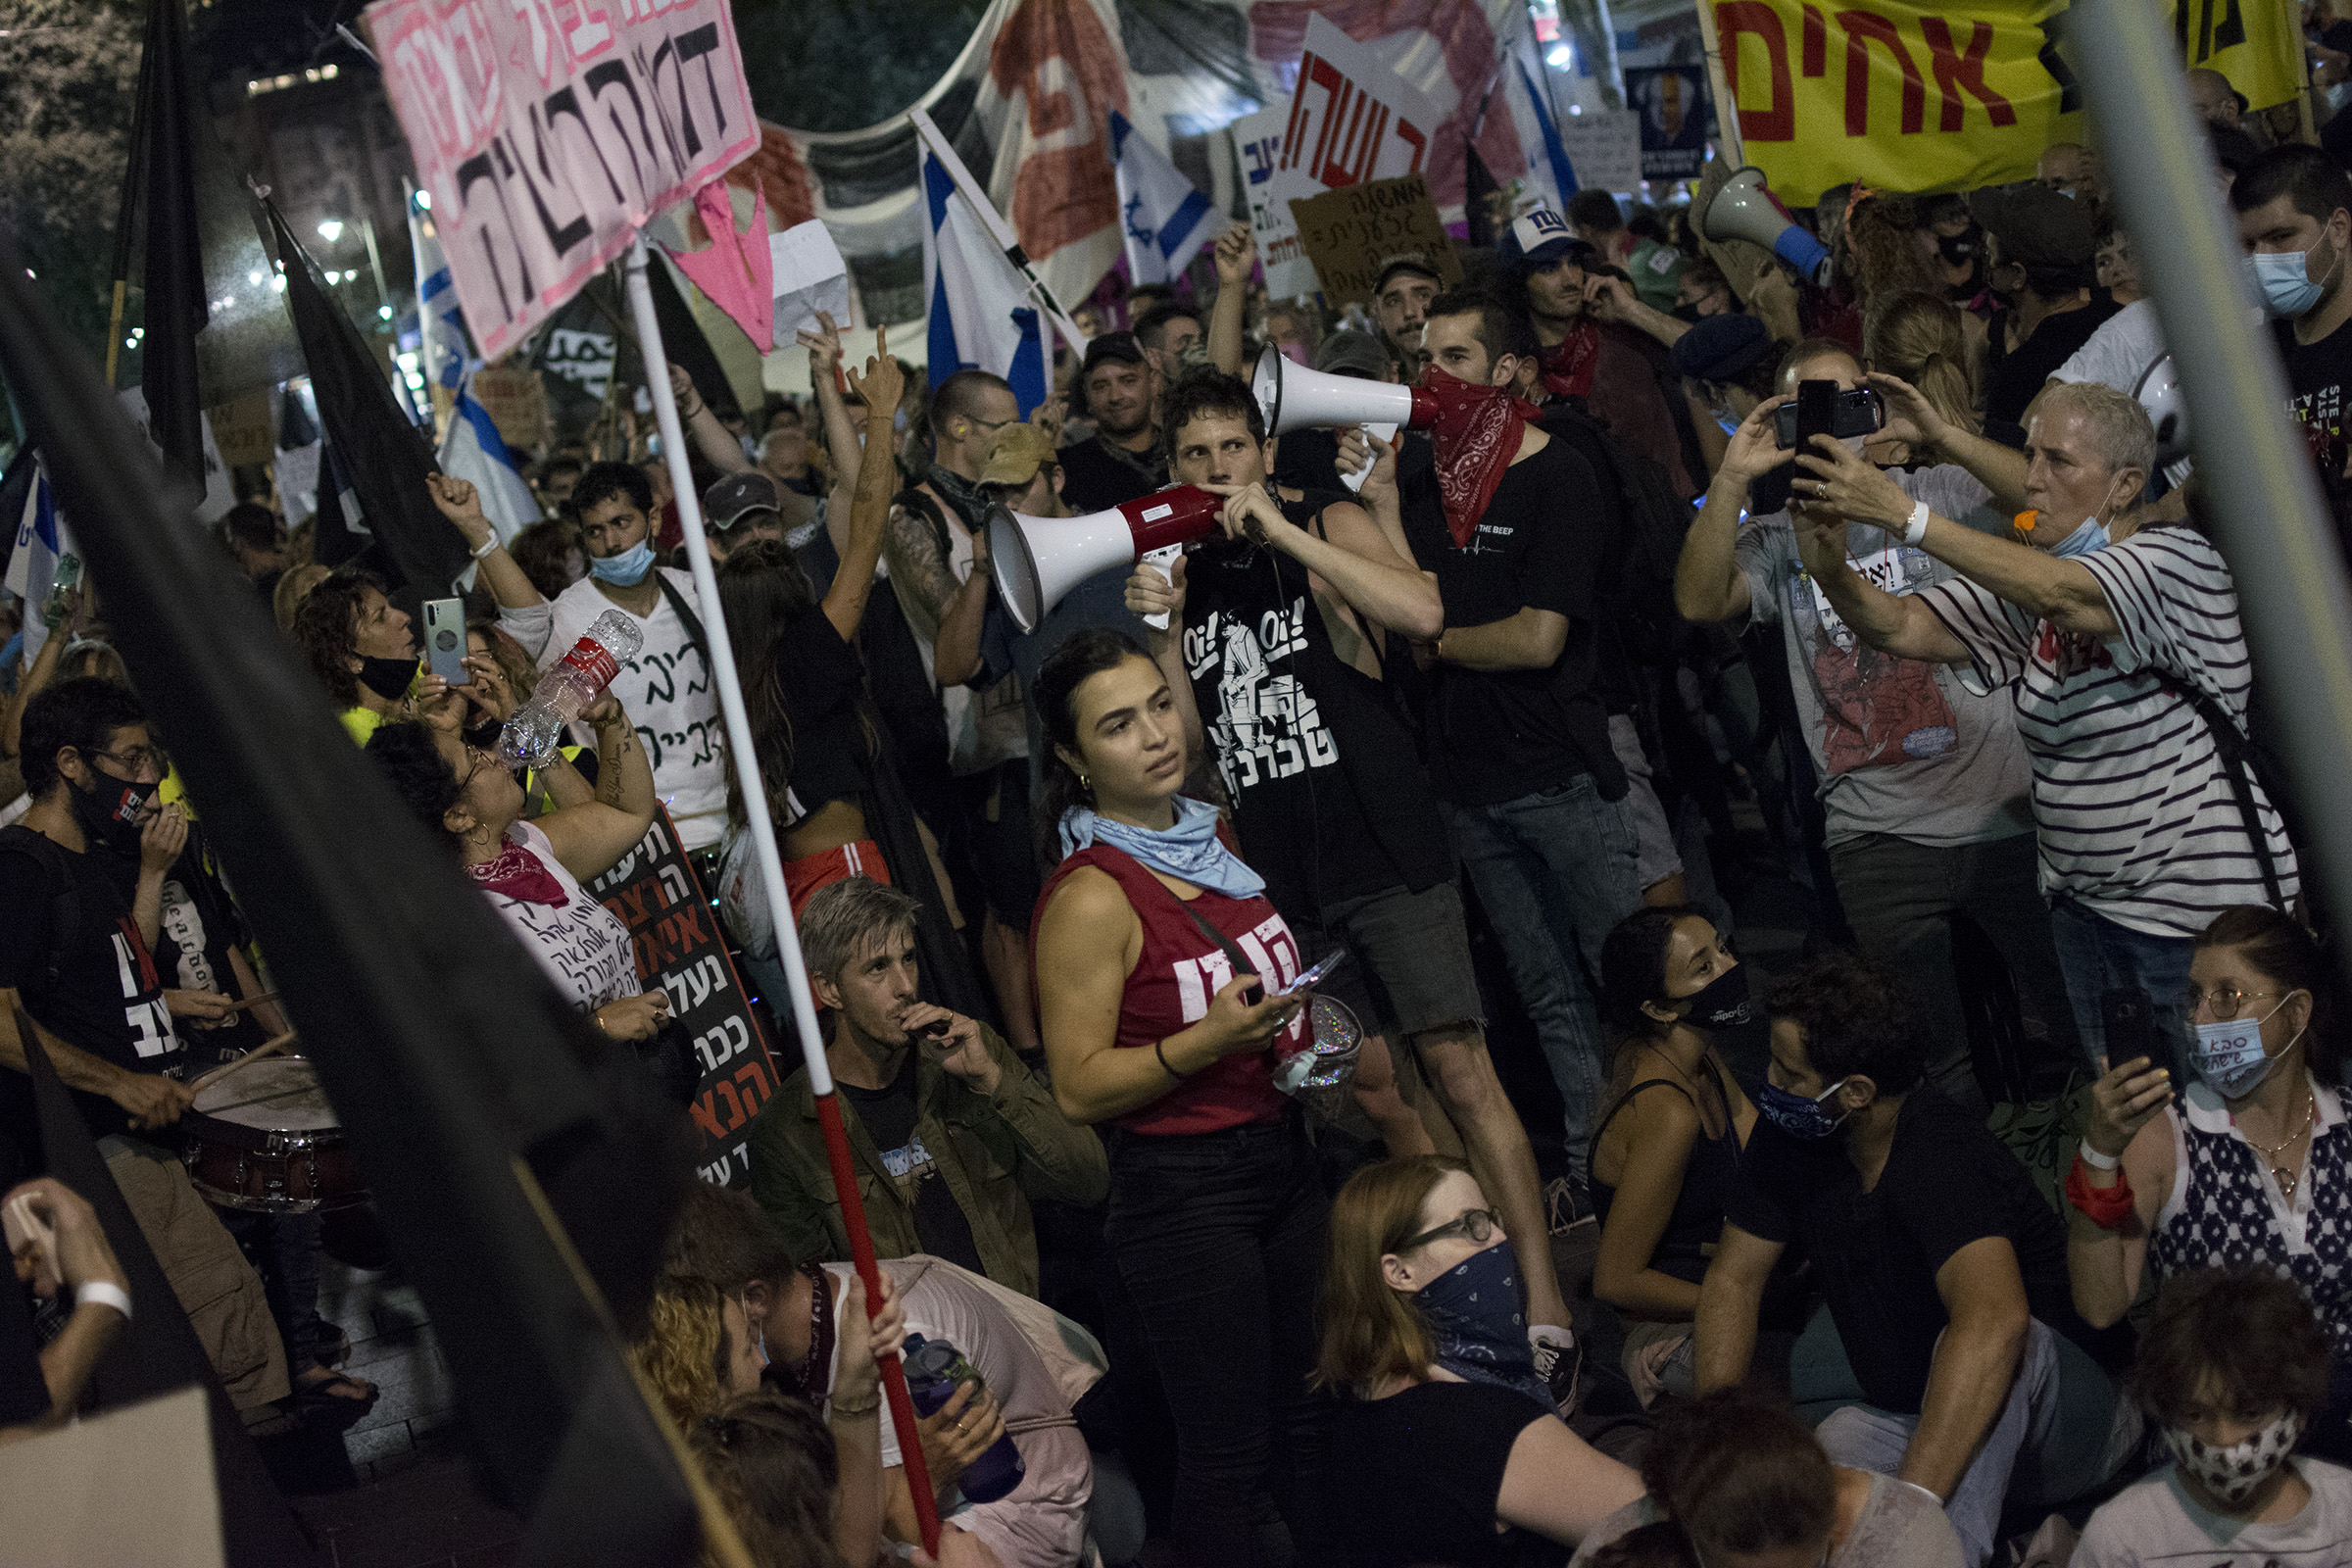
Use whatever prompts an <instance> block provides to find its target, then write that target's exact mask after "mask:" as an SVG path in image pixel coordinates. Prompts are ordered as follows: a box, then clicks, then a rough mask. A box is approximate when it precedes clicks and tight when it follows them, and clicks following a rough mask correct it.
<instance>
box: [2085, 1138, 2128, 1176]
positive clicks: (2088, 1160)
mask: <svg viewBox="0 0 2352 1568" xmlns="http://www.w3.org/2000/svg"><path fill="white" fill-rule="evenodd" d="M2123 1162H2124V1161H2123V1157H2122V1156H2121V1155H2119V1154H2102V1153H2100V1152H2098V1151H2097V1150H2095V1149H2093V1148H2091V1147H2090V1140H2089V1139H2087V1138H2085V1139H2083V1140H2082V1163H2083V1164H2085V1165H2088V1166H2089V1167H2090V1168H2091V1169H2092V1170H2114V1169H2115V1168H2116V1167H2117V1166H2119V1165H2121V1164H2123Z"/></svg>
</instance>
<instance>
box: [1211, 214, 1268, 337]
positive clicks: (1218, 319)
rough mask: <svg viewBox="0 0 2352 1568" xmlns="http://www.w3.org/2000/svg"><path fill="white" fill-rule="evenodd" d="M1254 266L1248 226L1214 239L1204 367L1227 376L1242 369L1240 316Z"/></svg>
mask: <svg viewBox="0 0 2352 1568" xmlns="http://www.w3.org/2000/svg"><path fill="white" fill-rule="evenodd" d="M1256 263H1257V240H1256V238H1255V237H1254V236H1253V235H1252V234H1251V233H1250V225H1249V224H1248V223H1236V224H1234V225H1233V226H1232V227H1231V228H1229V229H1227V230H1226V231H1225V232H1224V233H1222V234H1219V235H1218V236H1217V298H1216V303H1215V304H1213V305H1211V306H1210V307H1209V308H1208V363H1209V364H1211V365H1213V366H1215V367H1216V368H1218V369H1220V370H1223V371H1224V372H1225V373H1226V374H1227V375H1240V374H1242V373H1244V372H1243V368H1242V316H1243V313H1244V312H1245V311H1246V310H1247V309H1248V307H1249V304H1250V269H1251V268H1252V267H1254V266H1255V265H1256Z"/></svg>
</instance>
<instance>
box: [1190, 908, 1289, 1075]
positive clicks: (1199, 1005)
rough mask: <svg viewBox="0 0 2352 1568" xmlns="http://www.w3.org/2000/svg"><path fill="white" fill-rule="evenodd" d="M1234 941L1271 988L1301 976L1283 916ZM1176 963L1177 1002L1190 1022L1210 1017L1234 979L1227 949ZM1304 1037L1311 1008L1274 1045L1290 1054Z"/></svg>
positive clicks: (1268, 919) (1271, 918)
mask: <svg viewBox="0 0 2352 1568" xmlns="http://www.w3.org/2000/svg"><path fill="white" fill-rule="evenodd" d="M1233 945H1234V946H1235V947H1237V948H1239V949H1241V950H1242V956H1243V957H1245V958H1247V959H1249V960H1250V966H1251V968H1252V970H1253V971H1254V972H1255V973H1256V975H1257V978H1258V979H1259V980H1260V981H1262V982H1264V983H1265V985H1266V987H1267V989H1269V990H1272V989H1275V988H1277V987H1281V986H1287V985H1289V984H1290V983H1291V982H1292V981H1294V980H1296V979H1298V978H1299V969H1300V967H1301V965H1300V963H1299V944H1298V941H1297V939H1295V938H1294V937H1293V936H1292V935H1291V928H1290V926H1289V925H1288V924H1286V923H1285V922H1284V920H1283V918H1282V916H1281V915H1279V914H1270V915H1268V916H1266V918H1265V919H1263V920H1261V921H1259V922H1258V923H1257V924H1256V925H1254V926H1252V927H1250V929H1249V930H1248V931H1246V932H1244V933H1243V934H1242V935H1241V936H1238V937H1236V938H1234V942H1233ZM1172 967H1173V969H1174V971H1175V975H1176V1001H1177V1005H1178V1006H1180V1007H1181V1008H1182V1009H1183V1012H1184V1021H1185V1022H1186V1023H1197V1022H1199V1021H1200V1020H1201V1019H1202V1018H1205V1017H1207V1016H1208V1005H1209V1003H1210V1002H1211V1001H1212V1000H1213V999H1214V998H1215V997H1216V994H1217V993H1218V992H1219V991H1221V990H1223V989H1224V988H1225V986H1226V984H1227V983H1228V982H1229V981H1231V980H1232V979H1233V963H1232V961H1231V960H1230V959H1228V958H1227V957H1226V956H1225V950H1224V949H1223V948H1218V949H1217V950H1216V951H1214V952H1213V953H1204V954H1202V955H1201V956H1199V957H1197V958H1180V959H1178V960H1177V961H1176V963H1175V964H1174V965H1172ZM1305 1042H1306V1013H1305V1012H1304V1011H1303V1010H1301V1011H1300V1012H1299V1015H1298V1016H1297V1017H1295V1018H1293V1019H1292V1020H1291V1021H1290V1023H1289V1025H1288V1026H1287V1027H1285V1028H1284V1030H1283V1032H1282V1033H1281V1034H1279V1035H1277V1036H1275V1037H1274V1041H1273V1045H1274V1049H1275V1051H1276V1053H1277V1054H1281V1055H1286V1056H1287V1055H1289V1054H1291V1053H1292V1052H1294V1051H1297V1050H1298V1049H1299V1047H1300V1046H1302V1045H1303V1044H1305Z"/></svg>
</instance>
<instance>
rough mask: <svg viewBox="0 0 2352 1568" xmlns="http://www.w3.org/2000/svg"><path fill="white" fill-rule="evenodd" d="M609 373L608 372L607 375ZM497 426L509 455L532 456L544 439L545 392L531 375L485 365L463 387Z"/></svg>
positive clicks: (530, 373)
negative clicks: (509, 452) (515, 453)
mask: <svg viewBox="0 0 2352 1568" xmlns="http://www.w3.org/2000/svg"><path fill="white" fill-rule="evenodd" d="M608 373H609V372H608ZM466 391H467V392H468V393H470V394H471V395H472V397H473V401H474V402H476V403H479V404H480V405H481V406H482V410H483V412H484V413H486V414H488V415H489V416H490V422H491V423H492V424H495V425H497V426H498V438H499V439H500V440H501V441H504V442H505V443H506V444H507V449H508V450H509V451H511V452H517V453H525V454H527V453H532V452H536V451H538V450H539V444H540V442H542V441H544V440H545V439H546V438H547V388H546V387H544V386H542V385H541V384H540V381H539V376H538V374H537V373H536V372H535V371H531V370H526V369H524V368H521V367H520V366H515V365H485V366H483V367H482V368H480V369H478V370H476V371H474V372H473V380H472V382H471V383H470V384H469V385H468V386H467V387H466Z"/></svg>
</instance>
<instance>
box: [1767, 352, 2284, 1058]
mask: <svg viewBox="0 0 2352 1568" xmlns="http://www.w3.org/2000/svg"><path fill="white" fill-rule="evenodd" d="M1815 446H1816V450H1815V451H1814V452H1811V453H1807V454H1804V455H1802V456H1800V457H1799V459H1798V466H1799V468H1800V470H1803V471H1802V472H1801V473H1800V476H1799V477H1798V479H1797V480H1796V484H1795V489H1796V502H1795V506H1796V507H1797V508H1798V509H1800V511H1801V515H1800V517H1799V519H1798V524H1797V532H1798V548H1799V551H1800V553H1801V555H1802V556H1803V559H1804V562H1805V564H1806V567H1807V569H1808V570H1810V571H1811V572H1812V574H1813V576H1814V578H1815V580H1816V581H1818V582H1819V583H1820V584H1821V586H1822V589H1823V591H1824V592H1826V593H1827V594H1828V596H1829V599H1830V603H1831V604H1832V605H1833V606H1835V607H1836V608H1837V611H1838V613H1839V614H1840V615H1842V616H1843V617H1844V619H1845V621H1846V624H1847V625H1849V626H1851V627H1852V628H1853V629H1854V631H1855V632H1856V633H1857V634H1859V635H1860V636H1861V637H1862V638H1863V639H1864V640H1865V641H1866V642H1869V643H1870V644H1871V645H1872V646H1874V647H1877V648H1880V649H1883V650H1885V651H1886V652H1887V653H1890V654H1895V655H1897V656H1899V657H1902V658H1906V659H1930V660H1939V661H1941V662H1944V663H1947V664H1952V665H1956V666H1959V667H1960V669H1961V671H1962V676H1961V678H1962V680H1963V681H1964V682H1965V683H1967V684H1969V685H1970V686H1971V687H1972V688H1974V689H1977V690H1990V689H1992V688H1994V687H1998V686H2004V685H2005V686H2007V687H2008V688H2009V689H2010V695H2011V700H2012V702H2013V703H2014V705H2015V707H2016V711H2017V724H2018V732H2019V734H2020V736H2021V737H2022V738H2023V739H2024V741H2025V743H2026V750H2027V752H2028V753H2029V754H2030V755H2031V756H2032V758H2033V760H2034V821H2035V825H2036V827H2037V829H2038V830H2039V834H2040V850H2041V890H2042V894H2043V896H2044V897H2045V898H2047V899H2048V900H2049V901H2050V904H2051V918H2052V924H2053V926H2054V928H2055V931H2056V935H2057V939H2058V956H2059V961H2060V963H2061V965H2062V966H2063V967H2064V969H2065V971H2066V983H2067V994H2068V997H2069V999H2070V1000H2071V1002H2072V1003H2073V1005H2074V1009H2075V1017H2076V1022H2077V1023H2078V1024H2079V1025H2080V1027H2081V1030H2082V1043H2083V1048H2084V1050H2085V1052H2086V1053H2087V1054H2088V1055H2089V1056H2090V1058H2091V1060H2092V1061H2093V1062H2094V1063H2095V1062H2096V1061H2097V1059H2098V1057H2099V1056H2100V1054H2102V1053H2103V1052H2104V1050H2105V1047H2106V1040H2105V1027H2104V1023H2103V1019H2102V1015H2101V998H2102V996H2103V995H2104V994H2105V993H2106V992H2108V991H2110V990H2113V989H2117V988H2136V989H2137V990H2139V991H2141V992H2144V993H2145V994H2146V996H2147V997H2148V998H2149V1000H2150V1001H2151V1002H2152V1003H2153V1004H2154V1007H2155V1019H2154V1022H2155V1030H2154V1034H2153V1040H2154V1041H2155V1042H2157V1043H2158V1044H2157V1050H2158V1051H2160V1052H2173V1051H2177V1046H2175V1045H2174V1044H2173V1043H2174V1042H2178V1041H2180V1040H2182V1039H2184V1038H2185V1036H2186V1033H2187V1017H2186V1013H2185V1010H2184V1008H2183V999H2184V997H2185V996H2186V993H2187V990H2188V962H2189V955H2190V950H2191V948H2192V946H2193V944H2194V940H2195V937H2196V935H2197V933H2198V932H2200V931H2202V930H2203V929H2204V928H2205V927H2206V926H2207V925H2208V924H2210V923H2211V922H2212V920H2213V917H2214V916H2215V915H2216V914H2218V913H2219V912H2220V911H2221V910H2223V909H2226V908H2229V907H2232V906H2235V905H2245V904H2271V905H2278V906H2283V905H2284V904H2285V903H2287V902H2288V901H2291V900H2292V899H2293V898H2294V897H2295V895H2296V892H2297V882H2296V875H2295V855H2294V849H2293V847H2292V846H2291V845H2290V844H2289V843H2288V842H2287V836H2286V831H2285V828H2284V825H2283V824H2282V823H2281V821H2280V819H2279V816H2278V811H2277V809H2275V808H2274V807H2273V806H2272V805H2271V803H2270V801H2269V800H2268V799H2267V798H2266V797H2265V795H2264V793H2263V789H2262V785H2261V782H2260V781H2259V780H2258V779H2256V778H2254V777H2253V776H2252V772H2251V769H2249V768H2245V767H2242V766H2237V767H2233V766H2232V765H2231V764H2230V763H2229V761H2228V760H2226V756H2225V751H2224V747H2223V744H2222V742H2223V740H2224V738H2225V737H2224V735H2223V733H2222V732H2224V731H2227V732H2228V736H2229V738H2231V739H2234V738H2235V737H2237V736H2240V735H2242V733H2243V730H2244V726H2245V723H2246V711H2247V705H2248V699H2249V697H2250V695H2251V692H2252V687H2253V676H2252V668H2251V665H2250V664H2249V663H2248V661H2247V655H2246V640H2245V634H2244V631H2243V630H2242V628H2241V627H2240V625H2239V621H2238V606H2237V588H2236V585H2235V583H2234V582H2233V581H2232V580H2231V578H2230V575H2229V564H2228V563H2227V562H2225V561H2224V560H2223V559H2222V555H2221V552H2220V551H2219V550H2217V549H2215V548H2214V546H2213V544H2212V542H2211V541H2210V540H2208V539H2207V538H2205V536H2204V535H2203V534H2202V533H2200V532H2198V531H2197V530H2196V529H2195V528H2194V527H2192V526H2189V525H2187V524H2185V523H2170V524H2157V523H2151V522H2149V521H2147V520H2146V518H2145V517H2144V515H2142V514H2140V513H2139V512H2137V511H2135V503H2136V502H2137V501H2138V499H2139V496H2140V492H2141V490H2142V488H2143V487H2144V485H2145V484H2146V481H2147V476H2148V468H2149V466H2150V465H2151V464H2152V463H2154V461H2155V449H2156V438H2155V432H2154V430H2153V429H2151V428H2150V426H2149V424H2148V417H2147V415H2146V414H2145V413H2144V412H2143V411H2142V410H2141V409H2140V407H2139V405H2138V404H2137V403H2134V402H2133V401H2132V400H2131V398H2129V397H2127V396H2125V395H2124V394H2123V393H2121V392H2118V391H2116V390H2115V389H2114V388H2113V387H2108V386H2102V385H2100V384H2098V383H2096V382H2081V383H2076V384H2073V385H2054V386H2051V387H2048V388H2047V389H2045V390H2044V391H2043V392H2042V394H2041V395H2040V397H2038V398H2037V399H2036V400H2035V401H2034V407H2033V409H2032V410H2031V411H2029V414H2028V421H2027V443H2026V456H2027V470H2026V483H2025V494H2026V499H2027V501H2028V502H2029V503H2031V504H2032V505H2033V506H2034V508H2035V509H2036V510H2034V511H2033V512H2029V513H2025V514H2022V515H2020V517H2019V528H2018V532H2019V533H2020V534H2021V535H2022V536H2023V537H2024V538H2026V539H2027V540H2029V541H2030V543H2022V544H2021V543H2012V542H2011V541H2009V540H2004V539H2000V538H1996V537H1993V536H1990V535H1986V534H1983V533H1978V532H1976V531H1974V530H1972V529H1969V528H1966V527H1963V526H1961V525H1960V524H1959V523H1957V522H1954V521H1951V520H1950V519H1948V518H1945V517H1940V516H1936V515H1933V514H1932V512H1931V510H1930V509H1929V508H1928V507H1927V505H1926V504H1925V503H1924V502H1923V503H1914V502H1913V501H1912V499H1911V498H1910V497H1909V496H1907V495H1905V494H1904V493H1903V492H1902V491H1901V490H1899V489H1897V488H1896V487H1895V485H1894V483H1893V482H1892V481H1891V480H1890V479H1888V478H1887V475H1885V474H1884V473H1882V472H1880V471H1879V470H1878V469H1876V468H1874V467H1872V466H1870V465H1868V464H1867V463H1864V462H1862V461H1861V460H1859V459H1857V458H1855V457H1853V456H1851V455H1850V454H1849V453H1847V452H1846V450H1845V449H1844V448H1843V447H1842V446H1840V445H1838V443H1837V442H1834V441H1827V440H1825V439H1823V438H1821V437H1815ZM1849 522H1859V523H1867V524H1870V525H1873V526H1876V527H1880V528H1884V529H1886V530H1887V532H1888V533H1889V534H1892V535H1894V536H1895V537H1897V538H1899V539H1901V540H1903V541H1904V542H1905V543H1907V544H1911V545H1915V546H1918V547H1919V548H1921V549H1924V550H1926V551H1927V553H1928V554H1929V555H1931V556H1933V557H1935V558H1936V560H1938V561H1941V562H1943V563H1945V564H1948V565H1950V566H1951V567H1952V568H1953V569H1954V570H1955V571H1957V572H1958V573H1959V574H1960V575H1959V576H1958V577H1957V578H1955V579H1954V580H1952V581H1950V582H1946V583H1941V584H1937V585H1936V586H1935V587H1932V588H1928V589H1925V590H1923V591H1921V592H1919V593H1916V594H1911V595H1908V596H1905V597H1902V598H1896V597H1895V596H1893V595H1891V594H1888V593H1886V592H1884V591H1882V590H1881V589H1879V588H1877V587H1874V586H1873V585H1871V584H1870V583H1869V582H1867V581H1865V580H1864V579H1863V578H1862V577H1861V576H1860V575H1859V574H1858V573H1856V572H1855V571H1854V569H1853V567H1852V566H1851V564H1849V563H1848V561H1847V557H1846V547H1845V529H1846V524H1847V523H1849ZM2160 1064H2161V1063H2160ZM2173 1065H2175V1066H2176V1067H2177V1066H2178V1065H2179V1064H2178V1063H2177V1062H2175V1063H2173Z"/></svg>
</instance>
